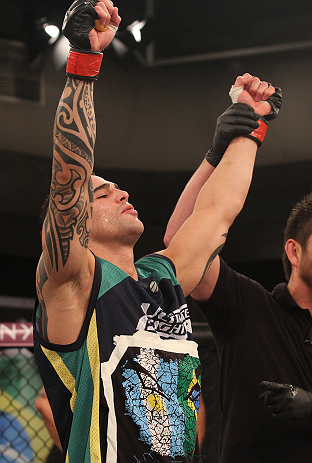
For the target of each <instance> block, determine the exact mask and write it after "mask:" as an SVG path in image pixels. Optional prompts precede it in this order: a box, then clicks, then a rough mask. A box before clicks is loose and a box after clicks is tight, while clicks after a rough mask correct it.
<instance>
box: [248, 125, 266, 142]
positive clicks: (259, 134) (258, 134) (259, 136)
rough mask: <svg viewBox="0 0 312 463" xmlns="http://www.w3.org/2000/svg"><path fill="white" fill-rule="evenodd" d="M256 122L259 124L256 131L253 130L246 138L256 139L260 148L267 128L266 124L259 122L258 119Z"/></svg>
mask: <svg viewBox="0 0 312 463" xmlns="http://www.w3.org/2000/svg"><path fill="white" fill-rule="evenodd" d="M257 122H258V123H259V124H260V126H259V127H258V128H257V129H254V130H253V131H252V132H251V133H250V134H248V136H249V137H250V138H254V139H256V141H257V143H258V145H259V146H261V145H262V142H263V140H264V138H265V134H266V131H267V128H268V124H266V123H265V122H263V121H261V120H260V119H259V120H258V121H257ZM259 142H260V143H259Z"/></svg>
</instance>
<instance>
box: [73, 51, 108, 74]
mask: <svg viewBox="0 0 312 463" xmlns="http://www.w3.org/2000/svg"><path fill="white" fill-rule="evenodd" d="M102 59H103V53H100V52H99V53H94V52H92V53H88V52H84V53H81V52H78V51H75V50H70V52H69V55H68V57H67V65H66V75H67V76H71V77H75V78H78V79H87V80H96V79H97V76H98V74H99V72H100V69H101V63H102Z"/></svg>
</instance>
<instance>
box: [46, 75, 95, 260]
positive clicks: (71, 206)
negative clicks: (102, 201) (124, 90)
mask: <svg viewBox="0 0 312 463" xmlns="http://www.w3.org/2000/svg"><path fill="white" fill-rule="evenodd" d="M95 133H96V130H95V115H94V103H93V82H92V81H88V80H79V79H73V78H71V77H69V78H68V80H67V83H66V86H65V88H64V92H63V95H62V97H61V99H60V102H59V106H58V109H57V112H56V117H55V124H54V148H53V169H52V181H51V192H50V194H51V196H50V204H49V210H48V214H49V220H48V224H46V226H48V227H49V235H50V239H51V238H52V242H53V243H56V244H55V246H52V247H51V246H50V247H49V252H50V254H51V253H52V255H50V258H51V262H55V265H56V266H57V265H60V266H64V265H65V263H66V260H67V258H68V253H69V248H70V240H72V239H73V238H74V237H75V236H74V235H75V234H77V235H79V241H80V244H81V246H83V247H87V244H88V238H89V231H88V229H87V219H88V217H89V215H90V208H91V203H92V199H93V198H92V188H91V182H90V177H91V173H92V169H93V152H94V144H95ZM51 235H52V236H51Z"/></svg>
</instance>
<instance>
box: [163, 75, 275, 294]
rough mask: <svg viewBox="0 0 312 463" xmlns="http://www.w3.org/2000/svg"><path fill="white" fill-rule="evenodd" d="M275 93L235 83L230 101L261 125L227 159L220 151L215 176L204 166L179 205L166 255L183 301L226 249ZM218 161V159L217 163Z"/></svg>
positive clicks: (236, 141) (245, 80)
mask: <svg viewBox="0 0 312 463" xmlns="http://www.w3.org/2000/svg"><path fill="white" fill-rule="evenodd" d="M274 92H275V88H274V87H271V86H269V85H268V84H267V83H266V82H261V81H260V79H258V78H257V77H253V76H251V75H250V74H244V75H243V76H239V77H238V78H237V79H236V82H235V84H234V86H233V87H232V90H231V94H232V99H233V100H234V102H235V103H236V102H237V101H238V103H239V104H240V103H243V105H242V106H244V107H245V110H247V112H248V111H249V112H250V117H249V119H251V121H252V122H251V123H254V121H255V120H256V119H259V121H258V122H260V125H259V127H258V129H256V130H253V131H252V129H250V132H251V133H250V134H248V130H247V131H246V130H245V129H244V130H242V131H241V133H245V135H244V136H239V133H237V132H239V130H238V131H236V133H237V136H235V138H233V140H232V141H231V143H230V145H229V147H228V148H227V150H226V151H225V149H226V144H225V146H224V150H223V152H224V151H225V154H224V155H223V152H222V146H221V152H219V153H217V157H218V156H219V159H217V163H218V162H219V161H220V159H221V158H222V160H221V162H220V164H219V165H218V167H217V169H216V170H215V171H214V172H213V173H212V174H211V169H210V168H209V169H207V166H206V165H205V164H204V163H203V164H202V165H201V166H200V168H199V170H198V172H196V174H195V176H194V177H193V178H192V179H191V181H190V183H189V184H188V185H187V187H186V190H185V191H184V192H183V193H182V196H181V198H182V201H181V200H180V201H179V203H178V207H177V208H176V210H175V211H174V214H173V216H172V218H171V219H170V223H169V226H168V229H167V232H166V237H165V240H167V242H166V241H165V242H166V244H168V248H167V250H165V251H162V253H163V254H165V255H167V256H168V257H170V258H171V259H172V260H173V262H174V263H175V265H176V268H177V278H178V280H179V282H180V283H181V286H182V288H183V291H184V294H185V295H188V294H189V293H190V292H192V291H193V290H194V289H195V288H196V287H197V286H198V284H199V283H200V282H201V281H202V279H203V278H204V276H205V273H206V271H207V268H209V266H210V265H211V262H212V261H213V260H214V258H215V257H216V256H217V255H218V253H219V252H220V250H221V249H222V247H223V245H224V242H225V240H226V236H227V232H228V229H229V227H230V226H231V224H232V222H233V220H234V219H235V217H236V216H237V214H238V213H239V212H240V210H241V208H242V206H243V204H244V201H245V198H246V195H247V192H248V189H249V185H250V182H251V178H252V172H253V165H254V160H255V155H256V151H257V147H258V146H259V145H260V144H261V143H262V141H263V138H264V135H265V131H266V126H267V123H266V120H265V119H263V117H260V118H259V117H258V116H265V115H269V116H267V117H268V118H271V112H272V107H271V105H270V104H268V103H267V102H266V101H265V100H267V99H268V98H269V97H270V96H271V95H272V94H273V93H274ZM247 105H248V106H247ZM234 107H235V104H234ZM231 108H232V107H231ZM234 119H235V118H234ZM232 135H233V134H232ZM232 135H231V137H232ZM231 137H230V139H231ZM228 143H229V140H228V141H227V144H228ZM221 145H222V143H221ZM209 156H210V158H209V159H207V160H208V162H209V161H211V157H212V155H211V153H210V154H209ZM222 156H223V157H222ZM215 160H216V156H215V155H214V157H213V162H214V161H215ZM193 187H194V190H193ZM194 193H195V194H194ZM184 200H186V202H187V209H188V213H191V211H192V204H191V203H192V200H193V201H194V203H193V204H194V209H193V212H192V213H191V215H190V217H189V218H188V219H187V220H186V221H185V222H184V223H183V220H185V219H186V215H185V214H184V217H183V214H180V212H179V211H181V210H183V209H184ZM168 237H169V239H168ZM172 237H173V238H172Z"/></svg>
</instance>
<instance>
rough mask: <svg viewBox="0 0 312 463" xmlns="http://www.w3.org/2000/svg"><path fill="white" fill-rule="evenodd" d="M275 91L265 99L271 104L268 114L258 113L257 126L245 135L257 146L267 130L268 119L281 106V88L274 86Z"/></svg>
mask: <svg viewBox="0 0 312 463" xmlns="http://www.w3.org/2000/svg"><path fill="white" fill-rule="evenodd" d="M274 88H275V92H274V93H273V95H271V96H270V97H269V98H268V99H267V100H265V101H266V102H267V103H269V105H270V106H271V112H270V114H266V115H265V116H259V115H258V122H259V128H258V129H256V130H254V131H253V132H251V133H250V134H248V135H246V137H248V138H251V139H252V140H254V141H256V142H257V143H258V147H260V146H261V145H262V142H263V140H264V138H265V134H266V131H267V126H268V121H272V120H273V119H275V118H276V117H277V115H278V113H279V110H280V108H281V106H282V90H281V89H280V88H279V87H274Z"/></svg>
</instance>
